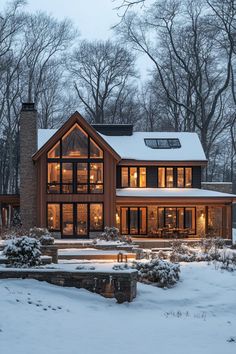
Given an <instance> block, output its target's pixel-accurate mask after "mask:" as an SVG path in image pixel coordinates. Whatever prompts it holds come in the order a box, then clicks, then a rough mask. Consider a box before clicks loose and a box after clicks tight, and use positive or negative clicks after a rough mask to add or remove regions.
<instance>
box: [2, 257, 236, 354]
mask: <svg viewBox="0 0 236 354" xmlns="http://www.w3.org/2000/svg"><path fill="white" fill-rule="evenodd" d="M181 270H182V273H181V274H182V275H181V277H182V281H181V282H180V283H179V284H177V286H176V287H175V288H173V289H169V290H163V289H159V288H155V287H152V286H148V285H143V284H139V286H138V296H137V298H136V300H135V301H134V302H133V303H130V304H128V303H126V304H122V305H118V304H116V302H115V300H114V299H105V298H102V297H101V296H99V295H96V294H91V293H88V292H87V291H85V290H79V289H73V288H70V289H69V288H61V287H56V286H53V285H50V284H47V283H41V282H37V281H34V280H0V352H1V353H3V354H13V353H17V354H32V353H34V354H43V353H47V354H100V353H102V354H108V353H109V354H110V353H112V354H118V353H119V354H120V353H125V354H126V353H129V354H146V353H147V354H148V353H150V354H154V353H160V354H171V353H173V354H185V353H186V354H205V353H206V354H212V353H214V354H222V353H225V354H231V353H235V352H236V342H233V341H232V342H229V341H228V340H229V339H230V338H231V337H233V338H235V340H236V272H234V273H229V272H227V271H223V272H222V271H220V270H217V269H215V268H214V266H213V265H210V266H209V265H207V264H205V263H192V264H183V265H182V266H181Z"/></svg>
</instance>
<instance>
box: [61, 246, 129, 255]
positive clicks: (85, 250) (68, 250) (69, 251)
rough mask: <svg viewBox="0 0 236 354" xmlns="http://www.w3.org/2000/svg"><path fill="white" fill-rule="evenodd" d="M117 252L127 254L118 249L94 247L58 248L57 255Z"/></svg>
mask: <svg viewBox="0 0 236 354" xmlns="http://www.w3.org/2000/svg"><path fill="white" fill-rule="evenodd" d="M118 253H122V254H128V252H126V251H120V250H98V249H94V248H81V249H78V248H65V249H59V250H58V255H59V256H67V255H72V256H88V255H89V256H92V255H117V254H118Z"/></svg>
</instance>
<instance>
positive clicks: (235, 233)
mask: <svg viewBox="0 0 236 354" xmlns="http://www.w3.org/2000/svg"><path fill="white" fill-rule="evenodd" d="M233 244H236V229H233Z"/></svg>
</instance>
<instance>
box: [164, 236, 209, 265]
mask: <svg viewBox="0 0 236 354" xmlns="http://www.w3.org/2000/svg"><path fill="white" fill-rule="evenodd" d="M169 260H170V261H171V262H201V261H210V260H212V257H211V256H210V255H209V254H208V253H204V252H202V251H201V249H200V248H194V247H189V246H188V245H186V244H183V243H182V242H181V241H175V242H173V243H172V246H171V251H170V253H169Z"/></svg>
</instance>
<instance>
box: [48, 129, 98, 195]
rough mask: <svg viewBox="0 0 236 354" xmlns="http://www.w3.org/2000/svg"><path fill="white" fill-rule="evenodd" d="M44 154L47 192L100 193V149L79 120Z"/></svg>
mask: <svg viewBox="0 0 236 354" xmlns="http://www.w3.org/2000/svg"><path fill="white" fill-rule="evenodd" d="M47 157H48V180H47V183H48V184H47V191H48V193H66V194H67V193H73V194H74V193H79V194H80V193H103V151H102V149H101V148H100V147H99V146H98V145H97V144H96V143H95V141H94V140H93V139H92V138H91V137H89V136H88V134H87V133H85V131H84V130H83V129H82V128H80V127H79V125H78V124H75V125H74V126H73V127H72V128H71V129H70V130H69V131H68V132H67V133H66V134H65V135H64V136H63V137H62V139H61V140H60V141H59V142H57V143H56V145H55V146H54V147H53V148H52V149H51V150H50V151H49V152H48V155H47Z"/></svg>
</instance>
